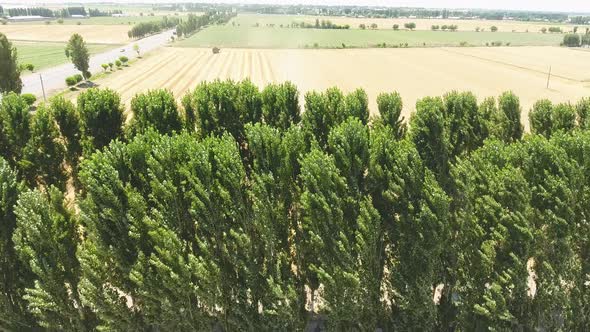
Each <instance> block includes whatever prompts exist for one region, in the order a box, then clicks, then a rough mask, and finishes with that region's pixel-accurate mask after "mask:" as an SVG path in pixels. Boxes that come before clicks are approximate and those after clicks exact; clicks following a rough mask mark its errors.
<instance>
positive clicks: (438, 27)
mask: <svg viewBox="0 0 590 332" xmlns="http://www.w3.org/2000/svg"><path fill="white" fill-rule="evenodd" d="M430 29H431V30H432V31H436V30H442V31H447V30H449V31H457V29H459V27H458V26H457V25H455V24H450V25H446V24H443V25H433V26H431V27H430Z"/></svg>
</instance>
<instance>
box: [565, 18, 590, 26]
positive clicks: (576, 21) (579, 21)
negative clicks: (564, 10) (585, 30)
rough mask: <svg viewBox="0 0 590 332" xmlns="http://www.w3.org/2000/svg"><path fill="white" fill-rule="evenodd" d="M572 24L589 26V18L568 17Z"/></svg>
mask: <svg viewBox="0 0 590 332" xmlns="http://www.w3.org/2000/svg"><path fill="white" fill-rule="evenodd" d="M570 23H572V24H590V16H574V17H570Z"/></svg>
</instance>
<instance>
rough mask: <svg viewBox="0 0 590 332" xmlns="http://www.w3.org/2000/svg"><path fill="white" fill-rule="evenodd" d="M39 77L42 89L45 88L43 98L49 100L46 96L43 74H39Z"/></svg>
mask: <svg viewBox="0 0 590 332" xmlns="http://www.w3.org/2000/svg"><path fill="white" fill-rule="evenodd" d="M39 79H40V80H41V90H43V100H44V101H45V102H47V97H45V86H44V85H43V76H41V74H39Z"/></svg>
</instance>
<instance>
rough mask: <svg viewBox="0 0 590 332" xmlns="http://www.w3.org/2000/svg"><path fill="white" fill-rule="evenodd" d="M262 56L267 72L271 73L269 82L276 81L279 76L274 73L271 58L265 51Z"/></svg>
mask: <svg viewBox="0 0 590 332" xmlns="http://www.w3.org/2000/svg"><path fill="white" fill-rule="evenodd" d="M262 57H263V59H264V65H265V68H266V71H267V73H268V75H269V78H268V80H267V83H268V82H275V81H276V79H277V77H276V76H275V73H274V71H273V70H272V66H271V64H270V60H269V58H268V56H267V54H266V53H264V54H263V55H262Z"/></svg>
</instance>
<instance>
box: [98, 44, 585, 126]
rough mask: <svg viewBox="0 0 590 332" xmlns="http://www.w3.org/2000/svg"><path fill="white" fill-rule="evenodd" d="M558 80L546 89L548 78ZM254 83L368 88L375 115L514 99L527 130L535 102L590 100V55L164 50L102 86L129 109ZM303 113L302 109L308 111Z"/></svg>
mask: <svg viewBox="0 0 590 332" xmlns="http://www.w3.org/2000/svg"><path fill="white" fill-rule="evenodd" d="M549 65H551V66H552V73H553V76H552V78H551V81H550V86H549V89H547V88H546V83H547V71H548V69H549V68H548V67H549ZM217 78H219V79H227V78H230V79H234V80H241V79H245V78H250V79H251V80H252V81H253V82H254V83H255V84H257V85H258V86H260V87H263V86H264V85H266V84H268V83H271V82H283V81H286V80H290V81H292V82H294V83H295V84H296V85H297V86H298V88H299V90H300V92H301V101H303V95H304V94H305V92H307V91H310V90H324V89H326V88H328V87H330V86H338V87H340V88H341V89H342V90H343V91H345V92H347V91H352V90H354V89H356V88H359V87H361V88H363V89H365V91H366V92H367V94H368V95H369V98H370V108H371V111H372V112H373V113H374V112H376V104H375V98H376V97H377V95H378V94H379V93H380V92H387V91H394V90H395V91H398V92H399V93H400V94H401V95H402V97H403V100H404V112H403V115H404V116H405V117H406V118H407V117H409V115H410V113H411V112H412V111H413V110H414V105H415V103H416V101H417V99H419V98H422V97H424V96H439V95H442V94H444V93H446V92H449V91H452V90H460V91H472V92H473V93H475V94H476V96H477V97H478V99H479V100H482V99H483V98H485V97H489V96H498V95H500V94H501V93H502V92H503V91H506V90H512V91H514V92H515V93H516V94H517V95H518V96H519V97H520V100H521V105H522V107H523V123H525V126H526V125H528V121H527V112H528V110H529V109H530V107H531V106H532V105H533V104H534V102H535V101H537V100H539V99H542V98H548V99H551V100H553V101H555V102H567V101H571V102H576V101H577V100H578V99H580V98H581V97H590V81H587V79H589V78H590V52H584V51H580V50H571V49H565V48H557V47H518V48H439V49H434V48H432V49H431V48H428V49H418V48H416V49H351V50H257V49H223V50H222V51H221V53H220V54H217V55H213V54H212V52H211V50H210V49H187V48H164V49H162V50H160V51H158V52H157V53H154V54H152V55H150V56H148V57H146V58H145V59H143V60H141V61H139V62H137V63H135V64H134V65H132V66H131V67H129V68H125V69H123V70H121V71H118V72H116V73H113V74H110V75H108V77H107V78H105V79H102V80H99V81H98V82H97V83H98V84H100V85H101V86H103V87H110V88H112V89H115V90H117V91H119V92H120V93H121V94H122V100H123V101H124V102H125V104H126V105H129V103H130V101H131V98H132V97H133V96H134V95H135V94H137V93H139V92H142V91H145V90H148V89H155V88H166V89H169V90H170V91H172V92H173V93H174V95H175V96H177V97H178V98H179V99H180V98H181V97H182V95H184V93H186V92H187V91H189V90H191V89H193V88H194V87H195V86H196V85H197V84H198V83H199V82H201V81H205V80H208V81H211V80H214V79H217ZM301 105H303V103H302V104H301Z"/></svg>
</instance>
